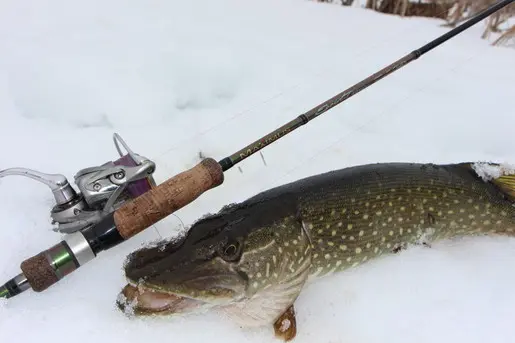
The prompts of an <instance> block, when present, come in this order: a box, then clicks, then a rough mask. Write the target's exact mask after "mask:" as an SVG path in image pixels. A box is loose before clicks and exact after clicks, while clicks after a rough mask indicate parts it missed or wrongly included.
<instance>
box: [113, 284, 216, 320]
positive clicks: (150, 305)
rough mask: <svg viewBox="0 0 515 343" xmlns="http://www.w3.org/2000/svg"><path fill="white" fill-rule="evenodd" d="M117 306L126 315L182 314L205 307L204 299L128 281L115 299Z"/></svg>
mask: <svg viewBox="0 0 515 343" xmlns="http://www.w3.org/2000/svg"><path fill="white" fill-rule="evenodd" d="M116 305H117V306H118V308H119V309H120V310H121V311H122V312H124V313H125V314H127V315H138V316H144V315H172V314H183V313H188V312H192V311H195V310H199V309H201V308H203V307H206V305H208V303H206V302H205V301H202V300H199V299H194V298H191V297H187V296H184V295H178V294H174V293H168V292H164V291H158V290H155V289H152V288H148V287H145V286H143V285H141V284H140V285H137V286H135V285H133V284H132V283H128V284H127V285H126V286H125V287H123V289H122V291H121V292H120V293H119V295H118V298H117V300H116Z"/></svg>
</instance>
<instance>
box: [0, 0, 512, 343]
mask: <svg viewBox="0 0 515 343" xmlns="http://www.w3.org/2000/svg"><path fill="white" fill-rule="evenodd" d="M0 9H1V10H0V51H1V53H0V116H1V117H0V118H1V123H2V124H1V126H0V132H1V134H0V146H1V147H2V149H1V151H2V159H1V160H2V161H1V164H0V169H2V168H8V167H14V166H24V167H29V168H34V169H37V170H41V171H45V172H49V173H63V174H65V175H66V176H67V177H68V178H69V179H70V180H72V179H73V175H74V174H75V173H76V172H77V171H78V170H79V169H81V168H84V167H89V166H95V165H99V164H101V163H104V162H105V161H108V160H112V159H115V158H116V156H117V154H116V150H115V148H114V146H113V144H112V140H111V135H112V133H113V132H118V133H120V134H121V135H122V137H123V138H124V139H125V140H126V141H127V142H128V143H129V144H130V145H131V147H132V148H133V149H134V150H135V151H137V152H139V153H141V154H143V155H146V156H148V157H150V158H152V159H154V160H155V161H156V163H157V165H158V170H157V171H156V179H157V181H158V182H162V181H164V180H165V179H166V178H168V177H170V176H172V175H175V174H177V173H179V172H181V171H183V170H185V169H187V168H190V167H192V166H193V165H195V164H196V163H198V161H199V158H198V156H199V152H201V153H202V154H203V155H204V156H210V157H214V158H216V159H221V158H223V157H225V156H227V155H229V154H231V153H233V152H234V151H236V150H237V149H239V148H241V147H243V146H245V145H247V144H248V143H250V142H252V141H254V140H255V139H257V138H259V137H261V136H262V135H264V134H266V133H268V132H269V131H271V130H272V129H274V128H276V127H278V126H279V125H282V124H283V123H285V122H287V121H289V120H291V119H293V118H294V117H295V116H297V115H299V114H300V113H302V112H304V111H307V110H308V109H310V108H312V107H313V106H315V105H317V104H319V103H320V102H322V101H324V100H326V99H328V98H329V97H332V96H333V95H335V94H336V93H338V92H340V91H342V90H343V89H345V88H347V87H349V86H351V85H352V84H354V83H355V82H357V81H360V80H361V79H363V78H364V77H366V76H368V75H370V74H371V73H373V72H375V71H377V70H378V69H379V68H382V67H383V66H385V65H387V64H389V63H391V62H392V61H394V60H396V59H398V58H400V57H401V56H403V55H404V54H406V53H408V52H410V51H412V50H413V49H415V48H418V47H419V46H421V45H423V44H425V43H426V42H428V41H429V40H430V39H433V38H435V37H436V36H438V35H440V34H442V33H444V32H446V30H447V29H446V28H443V27H441V26H440V24H441V22H440V21H438V20H432V19H422V18H404V19H401V18H398V17H395V16H388V15H382V14H378V13H373V12H371V11H368V10H364V9H360V8H357V7H352V8H347V7H341V6H332V5H325V4H319V3H316V2H311V1H303V0H283V1H272V0H260V1H245V2H243V1H236V0H218V1H207V0H197V1H177V0H171V1H166V2H165V1H157V0H152V1H120V0H109V1H99V0H91V1H87V2H72V1H62V0H47V1H35V0H25V1H13V0H4V1H2V4H1V5H0ZM483 29H484V23H481V24H478V25H476V26H474V27H473V28H471V29H469V30H468V31H466V32H464V33H462V34H461V35H459V36H458V37H456V38H454V39H453V40H452V41H449V42H447V43H445V44H444V45H442V46H441V47H439V48H437V49H435V50H433V51H431V52H430V53H428V54H427V55H424V56H423V57H422V58H420V59H419V60H417V61H415V62H413V63H411V64H409V65H408V66H406V67H404V68H403V69H401V70H399V71H397V72H396V73H394V74H393V75H391V76H389V77H387V78H385V79H383V80H382V81H380V82H379V83H377V84H375V85H373V86H372V87H370V88H368V89H367V90H365V91H363V92H362V93H360V94H358V95H356V96H355V97H353V98H351V99H349V100H348V101H346V102H345V103H344V104H342V105H340V106H338V107H336V108H334V109H332V110H331V111H330V112H327V113H326V114H324V115H323V116H321V117H319V118H317V119H316V120H314V121H313V122H311V123H310V124H309V125H307V126H305V127H303V128H300V129H298V130H297V131H296V132H294V133H292V134H290V135H288V136H287V137H285V138H283V139H281V140H280V141H279V142H277V143H276V144H273V145H271V146H269V147H267V148H265V149H264V150H263V151H262V156H260V154H256V155H254V156H253V157H252V158H249V159H248V160H246V161H244V162H242V163H241V164H240V165H239V166H238V167H235V168H233V169H231V170H230V171H228V172H227V173H226V180H225V183H224V185H223V186H221V187H218V188H217V189H214V190H211V191H210V192H208V193H206V194H204V195H203V196H201V197H200V198H199V199H198V200H197V201H195V202H194V203H193V204H191V205H190V206H187V207H186V208H184V209H182V210H180V211H178V212H177V213H176V216H170V217H169V218H167V219H165V220H163V221H162V222H160V223H158V224H157V225H156V227H155V228H154V229H150V230H147V232H144V233H141V234H140V235H138V236H137V237H135V238H133V239H132V240H131V241H129V242H126V243H124V244H122V245H120V246H118V247H116V248H114V249H112V250H110V251H107V252H104V253H102V254H101V255H99V256H98V257H97V258H96V259H95V260H94V261H91V262H90V263H89V264H87V265H85V266H84V267H82V268H81V269H80V270H79V271H77V272H75V273H73V274H72V275H70V276H69V277H67V278H66V279H65V280H62V281H61V282H59V283H58V284H57V285H54V286H53V287H51V288H50V289H48V290H47V291H45V292H44V293H40V294H38V293H34V292H32V291H27V292H25V293H24V294H22V295H21V296H18V297H16V298H13V299H10V300H9V301H3V302H1V303H0V342H7V341H9V340H10V339H16V340H17V341H20V342H38V343H40V342H53V343H58V342H63V343H64V342H66V343H69V342H74V343H82V342H124V343H130V342H185V343H193V342H224V343H232V342H238V343H239V342H261V343H262V342H274V341H275V339H274V337H273V331H272V329H271V328H263V329H261V330H253V331H246V330H242V329H240V328H238V327H236V326H235V325H233V324H232V323H230V322H228V321H226V320H224V318H220V317H218V316H217V315H216V314H213V313H208V314H203V315H198V316H190V317H186V318H177V319H165V318H158V319H129V318H127V317H125V316H124V315H123V314H122V313H121V312H120V311H118V310H117V309H116V307H115V299H116V296H117V294H118V292H119V290H120V289H121V287H123V286H124V285H125V280H124V278H123V273H122V271H121V266H122V263H123V261H124V259H125V256H126V255H127V254H128V253H129V252H131V251H133V250H134V249H136V248H138V247H139V246H141V245H142V244H146V243H148V242H150V241H154V240H156V239H158V238H159V237H167V236H168V237H169V236H172V235H174V234H175V233H177V232H178V231H180V230H181V229H182V228H183V226H182V225H183V224H184V225H189V224H190V223H191V222H192V221H194V220H195V219H197V218H198V217H201V216H203V215H205V214H206V213H208V212H215V211H217V210H218V209H220V208H221V207H222V206H224V205H226V204H229V203H233V202H237V201H241V200H243V199H245V198H246V197H248V196H251V195H253V194H255V193H257V192H259V191H261V190H264V189H266V188H269V187H272V186H275V185H279V184H282V183H285V182H288V181H293V180H296V179H298V178H301V177H304V176H308V175H312V174H316V173H320V172H325V171H328V170H332V169H336V168H343V167H347V166H351V165H356V164H362V163H370V162H386V161H413V162H437V163H439V162H441V163H447V162H461V161H493V162H499V163H513V162H515V149H514V147H515V141H514V139H513V137H514V135H513V127H514V125H515V117H514V112H513V111H514V108H515V103H514V101H513V99H514V96H513V85H514V84H515V68H514V67H513V62H514V61H515V50H513V49H509V48H503V47H498V48H494V47H491V46H489V45H488V41H485V40H482V39H480V35H481V33H482V31H483ZM52 201H53V199H52V195H51V193H50V192H49V191H48V190H47V189H46V187H45V186H43V185H41V184H38V183H36V181H33V180H29V179H25V178H21V177H10V178H6V179H2V180H1V181H0V204H1V206H0V227H2V232H3V235H2V240H1V241H0V260H1V261H3V267H2V269H1V270H0V280H5V281H6V280H8V279H9V278H11V277H13V276H14V275H16V274H17V273H18V272H19V263H20V262H21V261H22V260H23V259H25V258H27V257H29V256H33V255H34V254H36V253H38V252H40V251H41V250H44V249H46V248H48V247H50V246H51V245H53V244H55V243H57V242H58V241H59V239H60V236H59V234H57V233H54V232H53V231H52V228H51V226H50V220H49V213H48V211H49V208H50V207H49V206H50V205H51V204H52ZM514 290H515V240H513V239H507V238H476V239H462V240H456V241H448V242H442V243H440V244H437V245H434V246H433V247H432V248H431V249H427V248H414V249H411V250H409V251H405V252H402V253H401V254H398V255H395V256H392V257H388V258H384V259H381V260H377V261H373V262H370V263H369V264H367V265H365V266H363V267H361V268H358V269H354V270H351V271H349V272H346V273H342V274H340V275H336V276H332V277H329V278H327V279H323V280H320V281H319V282H317V283H315V284H313V285H311V286H309V287H307V288H306V289H305V290H304V292H303V293H302V294H301V296H300V298H299V299H298V302H297V304H296V309H297V320H298V334H297V338H296V342H299V343H300V342H330V343H334V342H353V343H375V342H381V343H385V342H395V343H401V342H410V343H411V342H418V343H424V342H439V343H444V342H453V343H456V342H467V343H471V342H481V343H483V342H485V341H489V342H496V343H502V342H513V341H514V339H513V337H514V329H513V327H514V326H513V322H514V319H515V291H514Z"/></svg>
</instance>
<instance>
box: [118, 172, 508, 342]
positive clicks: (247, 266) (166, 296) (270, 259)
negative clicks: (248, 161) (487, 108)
mask: <svg viewBox="0 0 515 343" xmlns="http://www.w3.org/2000/svg"><path fill="white" fill-rule="evenodd" d="M489 166H490V167H492V166H497V165H495V164H490V165H489ZM514 181H515V175H513V174H508V175H504V176H500V177H494V178H492V179H491V180H488V181H485V180H483V179H482V178H481V177H480V176H479V175H478V173H477V172H476V170H475V169H474V165H473V164H471V163H460V164H449V165H434V164H416V163H382V164H370V165H364V166H356V167H351V168H345V169H341V170H337V171H332V172H328V173H324V174H321V175H315V176H311V177H307V178H304V179H301V180H298V181H295V182H292V183H289V184H286V185H282V186H279V187H275V188H272V189H270V190H267V191H265V192H262V193H260V194H257V195H255V196H253V197H251V198H249V199H247V200H246V201H243V202H242V203H239V204H232V205H230V206H226V207H224V208H223V209H222V210H221V211H219V212H218V213H216V214H212V215H209V216H206V217H204V218H203V219H201V220H199V221H197V222H196V223H194V225H193V226H192V227H191V228H190V229H189V231H188V233H187V234H186V236H185V237H182V238H181V239H178V240H176V241H171V242H166V241H165V242H162V243H161V244H158V245H157V246H154V247H145V248H141V249H139V250H137V251H135V252H133V253H132V254H130V255H129V256H128V259H127V263H126V265H125V275H126V277H127V279H128V281H129V284H128V285H127V286H126V288H124V290H123V291H122V292H121V295H123V297H121V299H122V300H120V301H119V302H118V305H119V307H120V308H122V309H127V308H128V306H129V305H128V304H129V303H130V304H132V305H131V306H132V309H133V310H135V312H136V313H138V314H145V315H148V314H157V313H160V314H169V315H181V314H185V313H189V312H191V311H195V310H199V309H201V310H207V309H215V310H220V311H222V312H224V313H225V314H226V315H228V316H229V318H231V319H232V320H234V321H235V322H237V323H238V324H240V325H242V326H262V325H271V324H273V327H274V330H275V332H276V335H277V336H278V337H282V338H284V339H286V340H290V339H292V338H293V337H294V336H295V332H296V331H295V330H296V326H295V317H294V313H295V311H294V310H293V306H294V303H295V299H296V298H297V297H298V295H299V294H300V292H301V291H302V288H303V287H304V285H305V283H306V282H310V281H313V280H316V279H317V278H319V277H323V276H326V275H329V274H331V273H334V272H339V271H343V270H345V269H347V268H352V267H355V266H358V265H360V264H362V263H365V262H367V261H370V260H372V259H374V258H378V257H380V256H382V255H385V254H391V253H395V252H397V251H398V250H399V249H403V248H406V247H408V246H409V245H412V244H426V245H429V246H430V244H431V243H432V242H435V241H437V240H440V239H448V238H453V237H457V236H465V235H478V234H500V235H508V236H512V235H513V232H514V230H515V208H514V206H513V202H514V195H515V189H514V185H515V182H514ZM133 312H134V311H133ZM285 323H289V325H284V324H285ZM292 330H293V331H292Z"/></svg>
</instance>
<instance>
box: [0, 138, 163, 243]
mask: <svg viewBox="0 0 515 343" xmlns="http://www.w3.org/2000/svg"><path fill="white" fill-rule="evenodd" d="M113 141H114V144H115V147H116V150H117V151H118V154H119V155H120V158H119V159H118V160H116V161H114V162H113V161H109V162H106V163H104V164H102V165H100V166H96V167H89V168H84V169H81V170H79V172H78V173H77V174H76V175H75V176H74V182H75V184H76V185H77V188H78V191H76V190H75V189H74V188H73V187H72V185H71V184H70V183H69V182H68V180H67V179H66V177H65V176H64V175H61V174H45V173H42V172H39V171H35V170H31V169H27V168H10V169H5V170H2V171H0V178H1V177H5V176H10V175H20V176H25V177H28V178H31V179H33V180H36V181H39V182H41V183H43V184H45V185H47V186H48V187H49V188H50V189H51V191H52V193H53V195H54V199H55V205H54V207H53V208H52V209H51V211H50V216H51V218H52V224H53V225H56V224H57V227H55V228H54V229H53V230H54V231H56V232H61V233H73V232H76V231H78V230H81V229H83V228H85V227H87V226H90V225H94V224H96V223H98V222H100V221H101V220H102V219H103V218H104V217H105V216H106V215H108V214H109V213H112V212H113V211H115V210H116V209H117V208H119V207H120V206H121V205H123V204H124V203H125V202H126V201H127V200H130V199H133V198H136V197H138V196H140V195H141V194H143V193H145V192H147V191H149V190H150V189H151V188H153V187H155V186H156V183H155V181H154V177H153V173H154V171H155V168H156V165H155V163H154V162H153V161H151V160H149V159H148V158H146V157H143V156H141V155H138V154H136V153H134V152H133V151H132V150H131V149H130V148H129V147H128V145H127V144H126V143H125V141H124V140H123V139H122V138H121V137H120V135H118V134H117V133H115V134H114V135H113ZM120 145H122V146H123V148H124V149H125V151H126V153H125V154H123V153H122V150H121V149H120Z"/></svg>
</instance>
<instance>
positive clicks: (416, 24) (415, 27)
mask: <svg viewBox="0 0 515 343" xmlns="http://www.w3.org/2000/svg"><path fill="white" fill-rule="evenodd" d="M358 9H361V10H368V11H371V12H372V14H374V15H378V18H381V17H383V16H384V15H385V14H384V13H381V12H377V11H375V10H372V9H367V8H364V7H359V8H357V9H356V10H358ZM445 12H447V10H442V11H440V12H437V16H440V15H441V14H443V13H445ZM397 17H400V16H397ZM400 18H409V20H413V23H411V24H409V25H408V26H407V27H403V28H402V29H400V30H397V31H395V32H392V33H390V34H389V35H388V36H387V37H389V38H387V39H381V42H380V43H376V44H374V45H372V46H369V47H367V48H365V49H362V50H360V52H358V53H357V54H353V55H352V60H357V63H359V59H358V58H359V57H360V56H363V55H370V52H371V51H375V50H377V48H378V47H380V46H382V45H387V44H389V43H390V42H391V41H393V40H394V39H396V40H397V39H398V38H397V37H399V35H402V37H406V36H410V35H411V36H413V35H415V34H417V33H418V32H419V31H420V30H421V27H422V25H427V23H422V22H421V21H420V20H418V19H420V18H421V17H417V16H413V17H400ZM397 19H398V18H397ZM443 21H444V22H445V20H443ZM406 32H407V33H406ZM324 45H325V46H327V47H329V46H332V45H333V42H332V41H328V43H326V44H324ZM359 65H361V67H360V68H359V69H358V71H363V69H364V67H363V66H362V64H361V63H359ZM329 71H331V74H334V69H332V70H331V69H330V68H324V69H322V70H321V71H319V72H317V73H316V74H314V75H313V77H312V80H315V79H320V78H321V77H322V76H325V75H327V74H328V73H329ZM305 85H308V87H311V88H313V87H316V85H313V81H308V82H297V83H295V84H292V85H290V86H287V87H285V88H283V89H282V90H281V91H279V92H278V93H276V94H275V95H272V96H271V97H269V98H266V99H265V100H263V101H260V102H257V103H255V104H254V105H253V106H250V107H247V109H244V110H242V111H240V112H237V113H236V114H234V115H233V116H231V117H229V118H227V119H225V120H222V121H221V122H219V123H216V124H214V125H212V126H210V127H208V128H207V129H205V130H203V131H201V132H199V133H197V134H195V135H193V136H190V137H189V138H185V139H183V140H181V141H180V142H178V143H176V144H175V145H172V147H170V148H169V149H167V150H165V151H163V152H161V153H159V154H157V155H155V156H153V157H152V159H154V160H157V159H159V158H161V157H162V156H164V155H166V154H168V153H170V152H171V151H174V150H176V149H177V148H181V147H183V146H184V145H185V144H186V143H187V142H189V141H192V140H195V139H199V138H201V137H204V136H205V135H206V134H208V133H209V132H211V131H213V130H215V129H216V128H219V127H222V126H224V125H227V124H228V123H229V122H232V121H233V120H235V119H237V118H239V117H241V116H244V115H246V114H248V113H251V112H255V111H257V110H258V109H259V108H260V107H263V105H266V104H268V103H270V102H271V101H273V100H275V99H278V98H280V97H282V96H284V95H285V94H287V93H289V92H291V91H292V90H293V89H296V88H299V87H304V86H305Z"/></svg>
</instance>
